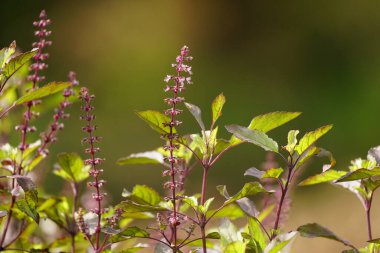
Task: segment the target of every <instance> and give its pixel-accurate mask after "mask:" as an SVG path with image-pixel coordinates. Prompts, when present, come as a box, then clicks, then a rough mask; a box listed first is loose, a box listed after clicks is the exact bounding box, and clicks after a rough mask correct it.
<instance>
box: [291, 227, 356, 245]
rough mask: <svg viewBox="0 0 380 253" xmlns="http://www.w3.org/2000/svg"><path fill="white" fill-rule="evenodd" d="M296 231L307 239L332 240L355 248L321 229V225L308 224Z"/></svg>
mask: <svg viewBox="0 0 380 253" xmlns="http://www.w3.org/2000/svg"><path fill="white" fill-rule="evenodd" d="M297 231H298V232H299V233H300V235H301V236H303V237H308V238H315V237H321V238H326V239H330V240H334V241H337V242H341V243H343V244H344V245H346V246H349V247H352V248H355V247H354V246H352V245H351V244H350V242H348V241H346V240H343V239H341V238H340V237H338V236H337V235H335V234H334V233H333V232H332V231H330V230H329V229H327V228H325V227H322V226H321V225H319V224H317V223H310V224H306V225H303V226H300V227H299V228H298V229H297Z"/></svg>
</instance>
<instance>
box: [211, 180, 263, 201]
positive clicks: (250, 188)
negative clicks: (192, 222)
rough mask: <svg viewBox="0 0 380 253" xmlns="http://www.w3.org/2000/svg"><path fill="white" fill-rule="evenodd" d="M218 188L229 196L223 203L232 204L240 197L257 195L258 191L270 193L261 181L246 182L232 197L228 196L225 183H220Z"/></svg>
mask: <svg viewBox="0 0 380 253" xmlns="http://www.w3.org/2000/svg"><path fill="white" fill-rule="evenodd" d="M217 189H218V190H219V192H220V193H221V194H222V195H223V196H224V197H227V201H225V202H224V204H223V205H228V204H231V203H233V202H235V201H237V200H239V199H242V198H244V197H248V196H251V195H255V194H258V193H269V192H268V191H267V190H265V189H264V188H263V186H262V185H261V184H260V183H259V182H249V183H246V184H245V185H244V186H243V188H242V189H241V190H240V191H239V192H238V193H237V194H235V195H234V196H232V197H230V198H229V196H228V193H227V190H226V186H225V185H219V186H217Z"/></svg>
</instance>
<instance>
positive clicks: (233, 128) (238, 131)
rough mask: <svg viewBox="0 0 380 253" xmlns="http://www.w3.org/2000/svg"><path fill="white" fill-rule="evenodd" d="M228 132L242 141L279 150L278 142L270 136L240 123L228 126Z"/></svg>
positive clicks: (266, 148) (270, 149) (267, 148)
mask: <svg viewBox="0 0 380 253" xmlns="http://www.w3.org/2000/svg"><path fill="white" fill-rule="evenodd" d="M226 129H227V131H228V132H230V133H232V134H233V135H234V136H235V137H237V138H238V139H240V140H242V141H247V142H250V143H253V144H255V145H257V146H259V147H261V148H263V149H264V150H266V151H273V152H278V144H277V142H275V141H274V140H272V139H271V138H269V137H268V135H266V134H265V133H264V132H261V131H259V130H251V129H249V128H246V127H242V126H238V125H229V126H226Z"/></svg>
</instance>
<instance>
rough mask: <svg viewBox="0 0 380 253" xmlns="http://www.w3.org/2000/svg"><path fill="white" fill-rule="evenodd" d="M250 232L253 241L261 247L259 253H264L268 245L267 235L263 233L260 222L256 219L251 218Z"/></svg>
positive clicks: (249, 220)
mask: <svg viewBox="0 0 380 253" xmlns="http://www.w3.org/2000/svg"><path fill="white" fill-rule="evenodd" d="M248 230H249V234H250V236H251V240H253V241H254V242H255V243H256V245H258V246H259V249H258V250H257V252H262V251H263V250H264V248H265V246H266V244H267V235H266V234H265V232H264V231H263V229H262V227H261V225H260V222H259V221H258V220H257V219H256V218H252V217H249V218H248Z"/></svg>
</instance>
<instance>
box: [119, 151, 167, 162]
mask: <svg viewBox="0 0 380 253" xmlns="http://www.w3.org/2000/svg"><path fill="white" fill-rule="evenodd" d="M116 163H117V164H118V165H127V164H163V163H164V156H163V155H162V154H161V153H160V152H157V151H148V152H142V153H136V154H131V155H129V156H127V157H123V158H120V159H119V160H117V162H116Z"/></svg>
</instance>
